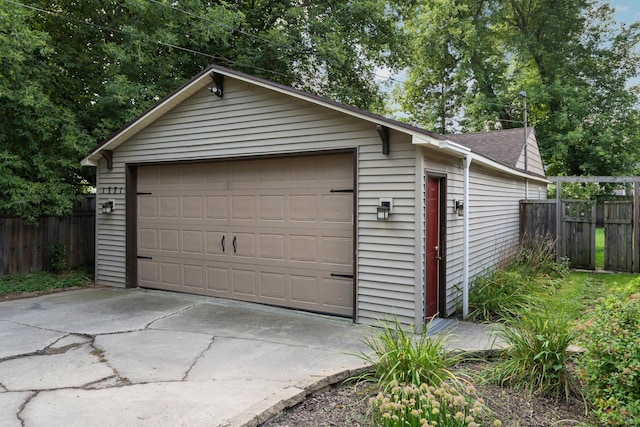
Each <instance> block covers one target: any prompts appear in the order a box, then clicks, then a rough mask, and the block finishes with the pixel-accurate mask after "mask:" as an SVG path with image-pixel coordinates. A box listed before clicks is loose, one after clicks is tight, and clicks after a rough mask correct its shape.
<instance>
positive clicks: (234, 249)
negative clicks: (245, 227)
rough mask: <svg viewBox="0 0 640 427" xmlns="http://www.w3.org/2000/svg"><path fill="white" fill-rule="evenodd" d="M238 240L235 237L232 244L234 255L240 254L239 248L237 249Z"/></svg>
mask: <svg viewBox="0 0 640 427" xmlns="http://www.w3.org/2000/svg"><path fill="white" fill-rule="evenodd" d="M236 239H237V237H236V236H233V242H231V243H233V253H234V254H235V253H236V252H238V248H237V247H236Z"/></svg>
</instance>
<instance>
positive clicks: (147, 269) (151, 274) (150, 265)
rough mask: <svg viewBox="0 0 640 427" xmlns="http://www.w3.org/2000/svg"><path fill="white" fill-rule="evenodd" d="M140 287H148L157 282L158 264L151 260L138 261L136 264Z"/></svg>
mask: <svg viewBox="0 0 640 427" xmlns="http://www.w3.org/2000/svg"><path fill="white" fill-rule="evenodd" d="M138 271H139V274H140V285H141V286H150V285H152V284H156V283H158V282H159V275H158V263H157V262H155V261H151V260H140V261H139V263H138Z"/></svg>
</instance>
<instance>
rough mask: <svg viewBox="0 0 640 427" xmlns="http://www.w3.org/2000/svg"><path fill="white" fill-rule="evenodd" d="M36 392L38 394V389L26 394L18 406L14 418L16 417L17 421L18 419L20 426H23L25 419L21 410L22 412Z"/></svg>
mask: <svg viewBox="0 0 640 427" xmlns="http://www.w3.org/2000/svg"><path fill="white" fill-rule="evenodd" d="M38 394H40V391H34V392H33V393H31V394H30V395H29V396H27V398H26V399H25V400H24V402H22V405H20V407H19V408H18V412H17V413H16V418H17V419H18V421H20V425H21V426H22V427H25V421H24V418H22V412H24V409H25V408H26V407H27V405H28V404H29V402H31V400H32V399H33V398H34V397H36V396H37V395H38Z"/></svg>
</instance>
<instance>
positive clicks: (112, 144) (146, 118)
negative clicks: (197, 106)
mask: <svg viewBox="0 0 640 427" xmlns="http://www.w3.org/2000/svg"><path fill="white" fill-rule="evenodd" d="M209 71H210V69H206V70H204V71H202V72H201V73H200V75H198V76H196V77H195V78H194V79H192V80H190V81H189V82H187V83H186V84H185V85H183V86H182V87H180V88H178V89H177V90H176V91H175V92H173V93H171V94H170V95H168V96H167V97H165V98H164V99H162V100H161V101H160V102H159V103H158V104H156V105H154V106H153V107H152V108H150V109H149V110H147V111H146V112H144V113H142V114H141V115H140V116H138V117H136V118H135V119H134V120H133V121H132V122H129V123H128V124H127V125H125V126H124V127H123V128H122V129H120V130H118V131H116V133H114V134H113V135H112V136H111V137H110V138H109V139H107V140H106V141H105V142H104V143H102V144H100V145H99V146H97V147H96V148H95V149H94V150H93V151H92V152H91V153H90V154H89V155H88V156H86V157H85V158H84V159H82V160H81V161H80V164H81V165H82V166H92V167H96V166H98V162H99V161H100V159H101V158H102V154H101V151H103V150H113V149H115V148H118V147H119V146H120V145H122V144H123V143H124V142H126V141H127V140H128V139H129V138H131V137H132V136H134V135H135V134H137V133H138V132H140V131H141V130H142V129H144V128H146V127H147V126H149V125H150V124H151V123H153V122H154V121H155V120H157V119H158V118H159V117H161V116H162V115H163V114H165V113H166V112H167V111H169V110H171V109H172V108H174V107H175V106H176V105H178V104H179V103H181V102H182V101H184V100H185V99H187V98H188V97H190V96H191V95H193V94H194V93H195V92H197V91H198V90H200V89H202V88H203V87H205V86H206V85H207V84H208V83H209V79H210V76H209V74H210V73H209Z"/></svg>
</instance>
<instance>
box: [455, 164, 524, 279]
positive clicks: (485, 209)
mask: <svg viewBox="0 0 640 427" xmlns="http://www.w3.org/2000/svg"><path fill="white" fill-rule="evenodd" d="M470 177H471V179H470V185H469V190H470V194H469V204H470V207H469V209H468V210H467V209H465V211H467V212H465V214H467V213H468V214H469V277H470V278H473V277H475V276H476V275H478V274H482V273H484V272H485V271H486V270H487V269H488V268H491V267H493V266H495V265H496V264H497V263H498V262H499V261H500V260H501V259H504V257H505V256H507V255H508V254H509V253H511V252H512V251H513V249H514V247H515V246H516V245H517V244H518V238H519V219H520V216H519V206H520V200H522V199H524V198H525V182H524V179H522V178H514V177H513V176H508V175H503V174H499V173H495V172H493V171H489V170H487V169H483V168H479V167H474V165H473V163H472V164H471V173H470Z"/></svg>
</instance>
